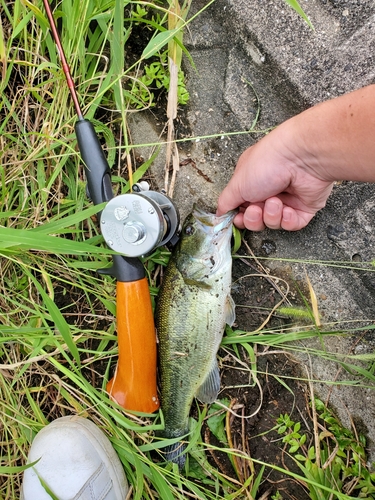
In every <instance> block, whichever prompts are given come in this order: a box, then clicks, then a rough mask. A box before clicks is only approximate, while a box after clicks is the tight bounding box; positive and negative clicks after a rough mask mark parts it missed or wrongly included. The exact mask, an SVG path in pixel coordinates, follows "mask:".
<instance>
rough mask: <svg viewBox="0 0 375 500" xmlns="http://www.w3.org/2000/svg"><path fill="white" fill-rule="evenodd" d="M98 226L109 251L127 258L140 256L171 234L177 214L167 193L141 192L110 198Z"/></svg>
mask: <svg viewBox="0 0 375 500" xmlns="http://www.w3.org/2000/svg"><path fill="white" fill-rule="evenodd" d="M100 225H101V232H102V234H103V237H104V240H105V242H106V243H107V245H108V246H109V247H110V248H111V249H112V250H115V251H116V252H118V253H121V254H123V255H126V256H128V257H141V256H144V255H147V254H149V253H150V252H152V251H153V250H154V249H155V248H156V247H158V246H162V245H164V244H166V243H167V242H168V241H169V240H170V239H171V238H172V237H173V236H174V235H175V233H176V231H177V229H178V226H179V216H178V212H177V210H176V208H175V206H174V205H173V203H172V202H171V200H170V199H169V198H168V197H167V196H165V195H164V194H161V193H157V192H155V191H144V192H142V193H127V194H122V195H119V196H116V197H114V198H112V199H111V200H110V201H109V202H108V203H107V205H106V206H105V208H104V210H103V212H102V214H101V218H100Z"/></svg>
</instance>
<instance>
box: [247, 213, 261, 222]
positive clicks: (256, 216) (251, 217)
mask: <svg viewBox="0 0 375 500" xmlns="http://www.w3.org/2000/svg"><path fill="white" fill-rule="evenodd" d="M246 219H247V220H248V221H249V222H259V221H260V219H261V214H260V213H259V212H258V211H257V210H249V211H248V213H247V214H246Z"/></svg>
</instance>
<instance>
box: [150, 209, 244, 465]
mask: <svg viewBox="0 0 375 500" xmlns="http://www.w3.org/2000/svg"><path fill="white" fill-rule="evenodd" d="M234 215H235V213H234V212H233V213H230V214H228V215H225V216H222V217H216V216H215V215H213V214H208V213H207V212H204V211H202V210H200V209H198V208H197V207H194V210H193V213H192V214H191V215H190V216H189V217H188V218H187V220H186V222H185V224H184V227H183V229H182V233H181V239H180V243H179V245H178V247H177V248H176V249H175V251H174V252H173V254H172V256H171V259H170V262H169V264H168V267H167V269H166V272H165V274H164V279H163V284H162V287H161V289H160V293H159V298H158V304H157V312H156V326H157V331H158V338H159V368H160V379H161V408H162V411H163V415H164V419H165V429H164V432H163V436H164V437H166V438H177V437H182V436H186V435H187V434H188V431H189V428H188V421H189V413H190V408H191V404H192V402H193V399H194V397H198V399H199V400H200V401H202V402H204V403H210V402H212V401H214V400H215V399H216V397H217V393H218V390H219V388H220V378H219V375H218V369H217V361H216V354H217V351H218V349H219V346H220V342H221V339H222V335H223V331H224V328H225V323H226V322H228V321H229V322H233V321H234V307H233V303H232V300H231V298H230V287H231V267H232V258H231V253H230V237H231V224H232V220H233V217H234ZM215 229H216V232H215ZM183 449H184V445H182V444H181V443H176V445H171V446H170V447H167V448H166V449H164V452H165V455H166V458H167V460H171V461H173V462H176V463H177V464H178V465H179V466H180V467H182V466H183V464H184V462H185V456H184V454H183Z"/></svg>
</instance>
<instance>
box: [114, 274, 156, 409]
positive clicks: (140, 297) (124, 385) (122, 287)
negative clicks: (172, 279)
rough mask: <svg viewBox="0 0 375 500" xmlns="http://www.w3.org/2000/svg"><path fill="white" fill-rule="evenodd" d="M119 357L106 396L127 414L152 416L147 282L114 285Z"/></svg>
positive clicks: (153, 393) (153, 341)
mask: <svg viewBox="0 0 375 500" xmlns="http://www.w3.org/2000/svg"><path fill="white" fill-rule="evenodd" d="M116 287H117V300H116V303H117V337H118V349H119V357H118V363H117V368H116V371H115V375H114V377H113V378H112V379H111V380H110V381H109V382H108V384H107V392H108V393H109V395H110V396H111V397H112V398H113V399H114V400H115V401H116V402H117V403H118V404H119V405H120V406H122V407H123V408H125V409H126V410H134V411H139V412H144V413H153V412H154V411H156V410H157V409H158V408H159V406H160V403H159V398H158V393H157V387H156V363H157V352H156V332H155V325H154V317H153V312H152V306H151V298H150V291H149V288H148V282H147V278H146V277H145V278H142V279H140V280H138V281H130V282H122V281H117V285H116Z"/></svg>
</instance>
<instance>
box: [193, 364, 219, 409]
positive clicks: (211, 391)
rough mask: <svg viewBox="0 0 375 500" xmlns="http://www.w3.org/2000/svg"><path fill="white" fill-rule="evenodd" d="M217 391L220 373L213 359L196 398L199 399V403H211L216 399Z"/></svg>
mask: <svg viewBox="0 0 375 500" xmlns="http://www.w3.org/2000/svg"><path fill="white" fill-rule="evenodd" d="M219 391H220V373H219V367H218V366H217V361H216V358H215V359H214V362H213V364H212V367H211V370H210V372H209V374H208V375H207V377H206V379H205V380H204V382H203V384H202V385H201V386H200V387H199V389H198V392H197V394H196V398H197V399H199V401H201V403H213V402H214V401H215V400H216V399H217V396H218V394H219Z"/></svg>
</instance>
